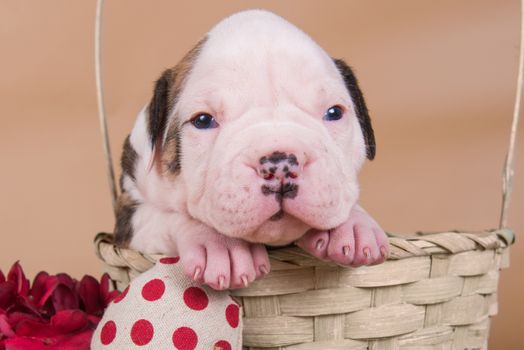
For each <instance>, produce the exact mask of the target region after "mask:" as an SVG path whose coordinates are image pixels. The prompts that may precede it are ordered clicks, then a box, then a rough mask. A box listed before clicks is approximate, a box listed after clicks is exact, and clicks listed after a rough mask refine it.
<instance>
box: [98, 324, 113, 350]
mask: <svg viewBox="0 0 524 350" xmlns="http://www.w3.org/2000/svg"><path fill="white" fill-rule="evenodd" d="M115 337H116V324H115V322H113V321H107V322H106V323H105V324H104V327H102V331H101V332H100V342H101V343H102V344H104V345H108V344H111V343H112V342H113V340H114V339H115Z"/></svg>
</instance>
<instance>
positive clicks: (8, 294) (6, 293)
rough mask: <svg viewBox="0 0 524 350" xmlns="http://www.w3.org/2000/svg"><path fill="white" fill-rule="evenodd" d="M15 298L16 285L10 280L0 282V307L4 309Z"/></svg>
mask: <svg viewBox="0 0 524 350" xmlns="http://www.w3.org/2000/svg"><path fill="white" fill-rule="evenodd" d="M15 299H16V285H15V283H14V282H12V281H7V282H4V283H0V309H4V310H6V309H7V308H8V307H9V306H11V305H12V304H13V303H14V301H15Z"/></svg>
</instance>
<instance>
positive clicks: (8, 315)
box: [0, 262, 120, 350]
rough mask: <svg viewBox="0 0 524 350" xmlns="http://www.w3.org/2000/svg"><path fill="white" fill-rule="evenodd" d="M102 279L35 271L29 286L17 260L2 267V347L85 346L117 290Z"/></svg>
mask: <svg viewBox="0 0 524 350" xmlns="http://www.w3.org/2000/svg"><path fill="white" fill-rule="evenodd" d="M110 284H111V283H110V279H109V276H108V275H107V274H104V275H103V276H102V279H101V280H100V282H98V281H97V280H96V279H95V278H93V277H91V276H84V277H83V278H82V279H81V280H80V281H77V280H75V279H73V278H71V277H70V276H69V275H67V274H64V273H59V274H57V275H49V274H48V273H47V272H44V271H42V272H40V273H38V274H37V275H36V276H35V278H34V280H33V284H32V286H31V285H30V283H29V280H28V279H27V278H26V277H25V274H24V271H23V269H22V267H21V266H20V264H19V263H18V262H16V263H14V264H13V266H12V267H11V269H10V271H9V273H8V274H7V278H6V277H5V275H4V274H3V272H2V271H1V270H0V350H40V349H42V350H55V349H56V350H58V349H61V350H83V349H86V350H87V349H89V344H90V341H91V336H92V334H93V331H94V330H95V328H96V326H97V324H98V322H99V321H100V318H101V317H102V315H103V313H104V310H105V308H106V307H107V305H108V304H109V303H110V302H111V301H112V300H113V299H114V298H115V297H117V296H118V295H119V294H120V292H118V291H116V290H111V288H110Z"/></svg>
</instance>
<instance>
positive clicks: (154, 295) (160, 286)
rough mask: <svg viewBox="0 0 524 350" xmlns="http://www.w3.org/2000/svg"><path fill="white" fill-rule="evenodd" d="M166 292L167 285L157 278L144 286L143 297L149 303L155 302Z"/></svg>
mask: <svg viewBox="0 0 524 350" xmlns="http://www.w3.org/2000/svg"><path fill="white" fill-rule="evenodd" d="M165 290H166V285H165V284H164V282H163V281H162V280H161V279H158V278H155V279H154V280H151V281H149V282H147V283H146V284H145V285H144V287H143V288H142V296H143V297H144V299H146V300H147V301H155V300H158V299H160V298H161V297H162V295H164V291H165Z"/></svg>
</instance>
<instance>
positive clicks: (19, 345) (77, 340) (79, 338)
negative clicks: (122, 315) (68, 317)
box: [0, 329, 93, 350]
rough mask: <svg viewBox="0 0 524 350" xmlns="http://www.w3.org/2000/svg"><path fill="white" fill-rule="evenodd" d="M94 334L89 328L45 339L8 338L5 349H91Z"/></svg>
mask: <svg viewBox="0 0 524 350" xmlns="http://www.w3.org/2000/svg"><path fill="white" fill-rule="evenodd" d="M92 336H93V330H90V329H88V330H85V331H83V332H79V333H76V334H67V335H59V336H56V337H52V338H43V339H38V338H30V337H15V338H11V339H7V340H6V342H5V345H6V348H5V350H89V346H90V343H91V337H92ZM0 344H1V343H0ZM0 349H2V348H1V347H0Z"/></svg>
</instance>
